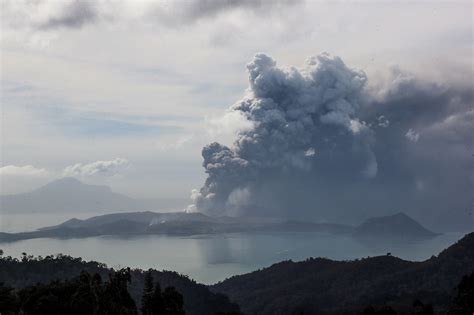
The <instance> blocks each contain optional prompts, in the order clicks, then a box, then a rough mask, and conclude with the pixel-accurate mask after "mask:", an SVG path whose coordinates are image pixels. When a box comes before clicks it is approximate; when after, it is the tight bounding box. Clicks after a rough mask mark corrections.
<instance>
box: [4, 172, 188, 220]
mask: <svg viewBox="0 0 474 315" xmlns="http://www.w3.org/2000/svg"><path fill="white" fill-rule="evenodd" d="M173 205H174V206H178V207H179V205H180V201H179V200H171V199H168V200H152V199H150V200H139V199H133V198H130V197H127V196H124V195H121V194H118V193H115V192H113V191H112V190H111V189H110V188H109V187H107V186H99V185H88V184H84V183H82V182H80V181H79V180H77V179H75V178H70V177H68V178H62V179H58V180H55V181H53V182H51V183H49V184H46V185H45V186H43V187H40V188H38V189H35V190H33V191H31V192H27V193H22V194H15V195H3V196H0V212H1V213H40V212H62V213H65V212H70V213H81V212H102V211H103V212H106V211H107V212H118V211H144V210H156V209H157V208H158V207H161V208H163V207H165V208H167V207H173ZM181 205H183V202H182V201H181Z"/></svg>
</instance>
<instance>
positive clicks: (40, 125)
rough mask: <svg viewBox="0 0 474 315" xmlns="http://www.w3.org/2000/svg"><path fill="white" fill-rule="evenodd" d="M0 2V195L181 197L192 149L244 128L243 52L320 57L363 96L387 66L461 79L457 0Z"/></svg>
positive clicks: (467, 72) (193, 182)
mask: <svg viewBox="0 0 474 315" xmlns="http://www.w3.org/2000/svg"><path fill="white" fill-rule="evenodd" d="M0 5H1V23H2V24H1V107H2V117H1V119H2V130H1V138H0V139H1V160H0V167H1V168H0V178H1V183H2V187H1V192H2V193H17V192H22V191H28V190H30V189H32V188H35V187H37V186H39V185H41V184H44V183H46V182H48V181H50V180H52V179H54V178H58V177H61V176H75V177H77V178H79V179H82V180H83V181H85V182H88V183H105V184H108V185H110V186H111V187H112V188H113V189H114V190H115V191H119V192H122V193H126V194H128V195H131V196H137V197H187V196H189V194H190V192H191V190H192V189H194V188H200V187H201V186H202V184H203V181H204V179H205V174H204V169H203V168H202V165H201V164H202V157H201V149H202V148H203V146H204V145H206V144H208V143H210V142H212V141H219V142H221V143H224V144H230V143H231V142H232V141H233V140H234V138H235V133H236V132H237V131H239V130H241V129H242V128H245V127H246V126H245V122H242V121H241V120H239V119H234V118H233V117H232V115H225V113H226V110H227V109H228V108H229V106H231V105H232V104H233V103H235V102H236V101H238V100H239V99H241V98H242V96H243V95H244V94H245V92H246V89H247V87H248V73H247V71H246V64H247V63H248V62H250V61H251V60H252V58H253V56H254V55H255V53H257V52H265V53H267V54H269V55H271V56H272V57H273V58H274V59H275V60H277V61H278V64H279V65H280V66H296V67H301V66H302V65H303V63H304V60H305V59H306V58H307V57H309V56H313V55H318V54H320V53H322V52H329V53H331V54H332V55H335V56H340V57H341V58H342V59H343V60H344V62H345V63H346V64H347V65H348V66H349V67H351V68H356V69H360V70H363V71H364V72H365V73H366V74H367V77H368V87H369V88H373V89H377V88H379V87H380V86H381V85H383V82H384V80H385V79H386V78H387V77H388V76H389V73H391V71H392V73H393V69H403V71H404V72H407V73H412V74H414V75H416V76H417V77H419V78H424V79H426V80H429V81H430V82H441V83H444V82H445V81H449V82H450V83H452V84H457V85H459V86H464V87H466V86H467V87H471V86H472V83H473V82H472V45H473V37H472V27H473V25H472V18H473V16H472V15H473V6H472V2H471V1H465V2H453V1H441V2H432V1H420V2H412V1H397V2H395V1H379V2H359V1H344V2H331V3H328V2H320V1H307V2H305V1H285V2H278V3H277V2H270V1H246V0H235V1H230V0H229V1H220V2H217V1H209V0H208V1H204V0H203V1H197V0H193V1H191V0H190V1H91V2H84V1H81V2H76V1H73V2H71V1H21V0H20V1H8V0H5V1H2V2H1V4H0ZM407 134H409V133H408V131H407ZM407 137H408V138H410V137H411V138H410V139H412V140H415V139H416V137H417V134H416V133H415V131H412V133H410V136H408V135H407ZM416 140H417V139H416Z"/></svg>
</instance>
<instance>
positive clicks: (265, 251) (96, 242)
mask: <svg viewBox="0 0 474 315" xmlns="http://www.w3.org/2000/svg"><path fill="white" fill-rule="evenodd" d="M54 216H55V215H53V217H54ZM89 216H91V215H90V214H88V215H86V216H85V217H89ZM8 217H9V216H7V215H1V216H0V218H1V219H2V224H1V227H2V231H6V230H9V231H18V230H29V229H31V228H37V227H40V226H45V225H50V224H56V223H59V222H62V221H64V220H65V219H67V218H70V215H69V216H68V217H67V218H62V217H61V218H60V217H58V216H57V215H56V217H55V218H53V217H51V218H49V219H48V218H46V217H44V216H41V215H39V216H38V215H37V216H35V217H34V220H33V221H35V222H30V221H32V217H31V216H30V217H27V216H24V217H23V221H21V220H20V219H19V218H18V216H16V217H15V218H13V217H12V216H10V218H8ZM6 220H8V222H9V223H8V226H9V229H5V228H4V226H5V224H6V223H5V222H7V221H6ZM25 220H26V221H25ZM51 220H53V221H51ZM55 221H57V222H55ZM14 222H16V223H14ZM462 236H463V235H462V234H461V233H449V234H443V235H441V236H438V237H436V238H434V239H431V240H428V241H423V242H418V243H408V244H406V243H404V244H401V243H394V242H388V241H387V242H384V241H380V242H377V243H370V244H369V243H364V242H360V241H357V240H355V239H353V238H351V237H348V236H338V235H330V234H322V233H250V234H242V233H237V234H226V235H210V236H192V237H169V236H139V237H132V238H123V237H111V236H102V237H90V238H83V239H68V240H60V239H47V238H43V239H33V240H25V241H19V242H14V243H0V248H1V249H3V250H4V252H5V254H6V255H11V256H16V257H19V256H20V255H21V253H22V252H26V253H28V254H33V255H42V256H46V255H50V254H57V253H63V254H68V255H71V256H76V257H82V258H83V259H85V260H96V261H100V262H104V263H106V264H107V265H108V266H110V267H126V266H130V267H138V268H143V269H148V268H155V269H158V270H163V269H164V270H174V271H177V272H179V273H182V274H185V275H188V276H189V277H191V278H193V279H195V280H196V281H198V282H201V283H205V284H211V283H215V282H218V281H221V280H224V279H225V278H227V277H230V276H232V275H236V274H242V273H247V272H250V271H253V270H256V269H259V268H263V267H267V266H270V265H271V264H273V263H276V262H279V261H282V260H288V259H292V260H294V261H298V260H304V259H306V258H308V257H327V258H331V259H337V260H343V259H354V258H361V257H367V256H376V255H384V254H386V253H387V252H390V253H391V254H392V255H394V256H398V257H401V258H404V259H408V260H424V259H428V258H429V257H431V255H437V254H438V253H439V252H440V251H441V250H443V249H445V248H446V247H448V246H449V245H451V244H453V243H454V242H456V241H457V240H458V239H460V238H461V237H462Z"/></svg>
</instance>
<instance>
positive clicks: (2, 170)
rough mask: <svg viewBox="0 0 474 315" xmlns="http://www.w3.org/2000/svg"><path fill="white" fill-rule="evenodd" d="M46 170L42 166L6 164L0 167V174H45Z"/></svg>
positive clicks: (46, 173)
mask: <svg viewBox="0 0 474 315" xmlns="http://www.w3.org/2000/svg"><path fill="white" fill-rule="evenodd" d="M46 175H48V171H47V170H46V169H44V168H36V167H34V166H33V165H24V166H16V165H6V166H2V167H0V176H34V177H36V176H46Z"/></svg>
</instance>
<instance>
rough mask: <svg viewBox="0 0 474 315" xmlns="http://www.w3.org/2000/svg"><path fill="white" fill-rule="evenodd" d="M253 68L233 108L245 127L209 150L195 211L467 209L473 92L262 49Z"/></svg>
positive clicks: (440, 215)
mask: <svg viewBox="0 0 474 315" xmlns="http://www.w3.org/2000/svg"><path fill="white" fill-rule="evenodd" d="M247 69H248V73H249V89H248V93H247V95H246V96H245V97H244V98H243V99H242V100H240V101H238V102H237V103H236V104H234V105H233V106H232V107H231V108H230V109H229V111H228V113H227V115H226V117H240V118H239V119H240V121H241V123H242V125H243V126H244V127H243V128H241V129H238V130H240V131H239V132H238V134H237V137H236V139H235V141H234V142H233V144H232V145H230V146H225V145H222V144H219V143H211V144H209V145H207V146H205V147H204V148H203V150H202V156H203V159H204V162H203V166H204V168H205V171H206V173H207V179H206V181H205V183H204V185H203V187H202V188H201V189H200V190H193V192H192V195H191V198H192V200H193V204H192V205H191V206H190V207H189V209H188V210H191V211H194V210H197V211H202V212H206V213H208V214H213V215H222V214H230V215H235V214H239V215H244V214H250V215H272V216H291V217H312V218H317V219H320V220H322V219H327V220H340V221H351V220H353V219H357V218H360V217H361V214H363V215H365V216H367V215H373V214H374V213H376V214H381V213H391V212H393V211H405V212H407V213H410V214H412V215H415V216H416V215H420V216H421V215H426V216H427V217H430V218H431V219H432V220H433V222H438V223H439V222H441V221H444V222H443V223H446V221H449V220H451V218H454V217H455V216H453V215H452V211H455V212H456V213H457V214H458V215H459V217H462V216H466V213H467V212H466V211H469V209H470V202H471V197H470V196H471V195H472V193H473V192H474V189H473V179H474V174H473V172H472V165H471V164H470V163H472V161H471V160H470V158H471V154H472V153H471V152H470V144H472V137H473V134H474V115H472V105H473V103H472V89H470V88H465V87H456V86H451V85H449V84H447V83H443V84H439V83H431V82H424V81H420V80H418V79H417V78H416V77H414V76H413V75H407V74H405V73H403V72H402V71H401V70H399V69H398V68H397V69H396V71H395V72H393V77H392V78H391V80H389V81H388V82H387V83H386V84H384V85H383V86H381V85H379V88H378V89H376V90H374V89H373V88H370V89H369V88H368V87H367V81H368V79H367V76H366V75H365V73H364V72H362V71H358V70H354V69H351V68H349V67H348V66H346V65H345V64H344V62H343V61H342V60H341V59H340V58H338V57H334V56H331V55H329V54H321V55H319V56H316V57H311V58H309V59H308V60H307V61H306V63H305V65H304V67H303V68H302V69H296V68H294V67H290V68H284V67H278V66H277V64H276V62H275V61H274V60H273V59H272V58H271V57H269V56H267V55H265V54H257V55H256V56H255V57H254V59H253V60H252V61H251V62H250V63H249V64H248V65H247ZM225 119H227V118H224V120H225ZM421 134H422V135H423V136H422V137H421V136H420V135H421ZM415 143H416V145H414V144H415ZM440 148H442V150H440ZM433 157H436V158H433ZM469 165H471V167H469ZM460 183H462V185H463V186H462V187H463V188H460V189H459V188H458V189H453V187H456V186H459V184H460ZM420 187H423V189H420ZM447 192H449V194H450V197H449V198H447V197H446V196H445V194H446V193H447ZM442 196H445V197H442ZM450 212H451V213H450ZM459 217H458V218H457V219H452V221H453V222H454V221H455V220H458V219H459ZM469 221H471V223H472V219H470V220H467V221H466V222H468V223H469ZM458 222H459V220H458Z"/></svg>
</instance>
